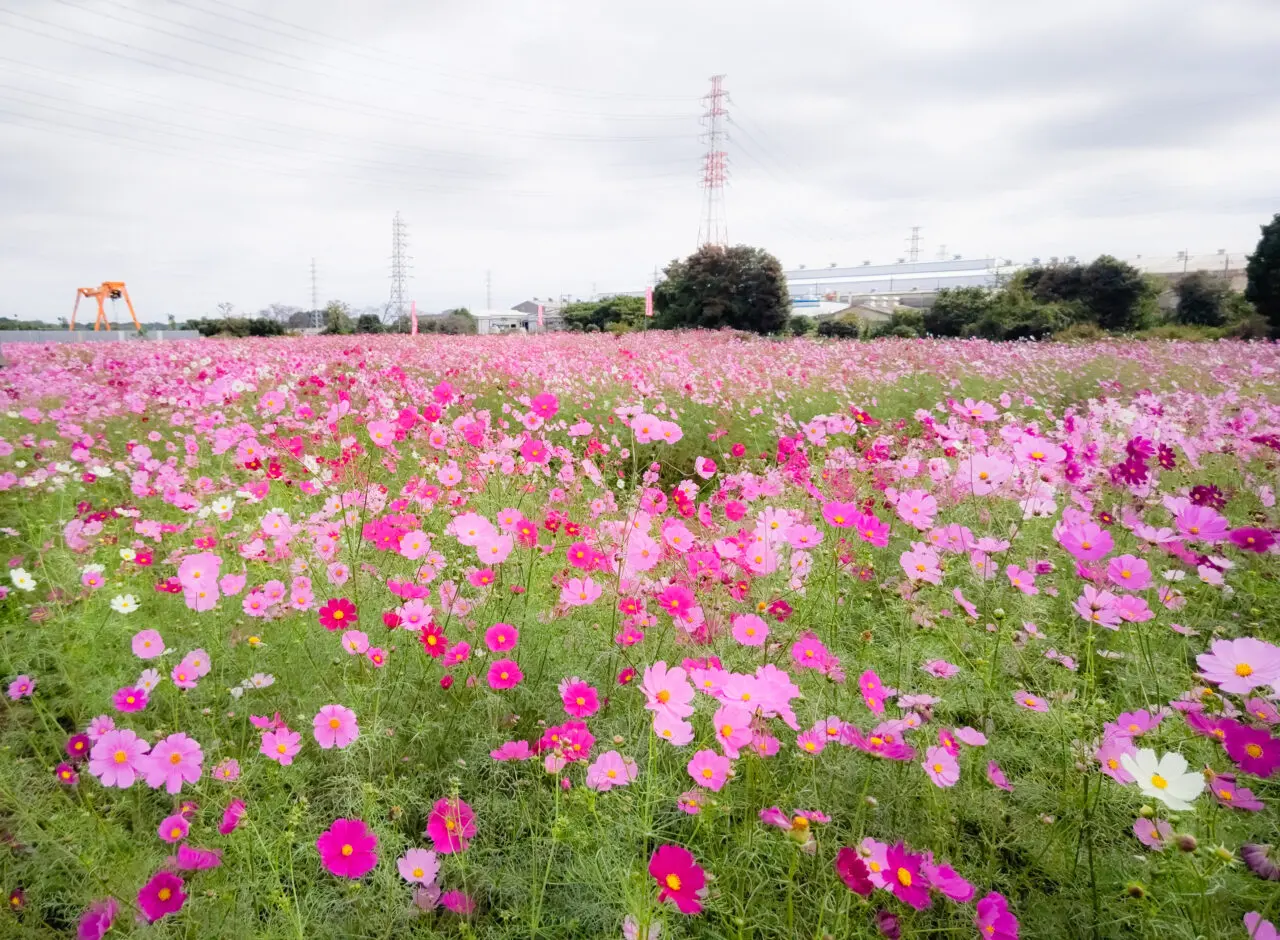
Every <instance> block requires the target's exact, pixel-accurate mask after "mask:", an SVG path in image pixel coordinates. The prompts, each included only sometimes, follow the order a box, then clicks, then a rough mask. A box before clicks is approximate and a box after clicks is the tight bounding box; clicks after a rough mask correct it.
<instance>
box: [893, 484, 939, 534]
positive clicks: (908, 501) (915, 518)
mask: <svg viewBox="0 0 1280 940" xmlns="http://www.w3.org/2000/svg"><path fill="white" fill-rule="evenodd" d="M894 508H895V509H896V510H897V513H898V518H899V519H901V520H902V521H903V522H905V523H907V525H909V526H912V527H913V528H916V529H918V530H919V531H921V532H926V531H928V530H929V528H930V527H931V526H932V525H933V518H934V516H936V515H937V514H938V501H937V500H936V499H934V498H933V497H932V496H930V495H929V494H928V493H926V492H925V491H924V490H910V491H908V492H906V493H903V494H902V495H901V496H899V497H898V503H897V506H895V507H894Z"/></svg>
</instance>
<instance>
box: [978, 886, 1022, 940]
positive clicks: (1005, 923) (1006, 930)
mask: <svg viewBox="0 0 1280 940" xmlns="http://www.w3.org/2000/svg"><path fill="white" fill-rule="evenodd" d="M973 923H974V925H975V926H976V927H977V928H978V935H979V936H981V937H982V938H983V940H1018V918H1016V917H1014V916H1013V915H1012V914H1011V913H1009V902H1008V901H1006V900H1005V899H1004V895H1002V894H998V893H996V892H995V891H992V892H991V893H990V894H988V895H987V896H986V897H985V898H983V899H982V900H981V901H979V902H978V916H977V917H975V918H974V919H973Z"/></svg>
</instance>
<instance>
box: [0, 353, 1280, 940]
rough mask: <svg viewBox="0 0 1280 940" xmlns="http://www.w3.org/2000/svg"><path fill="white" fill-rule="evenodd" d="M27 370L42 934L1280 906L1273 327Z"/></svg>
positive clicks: (1, 518)
mask: <svg viewBox="0 0 1280 940" xmlns="http://www.w3.org/2000/svg"><path fill="white" fill-rule="evenodd" d="M5 356H6V359H7V365H6V366H4V367H3V368H2V369H0V400H3V408H0V523H2V526H0V539H2V540H3V548H2V549H0V551H3V556H0V557H3V558H5V559H6V560H7V570H6V571H4V572H3V573H2V574H3V580H4V587H3V588H0V594H2V595H3V597H2V598H0V625H2V627H0V629H2V636H3V641H2V643H0V677H3V691H4V692H5V693H6V694H5V696H4V698H3V700H2V701H3V706H2V708H3V711H0V888H2V889H3V890H4V892H5V894H6V896H7V910H6V911H4V912H0V935H2V936H15V937H51V936H77V935H78V936H79V937H82V938H99V937H103V936H108V937H111V936H138V937H281V938H285V937H289V938H317V937H360V938H370V940H372V938H390V937H401V936H414V937H437V936H439V937H493V938H498V937H503V938H505V937H511V938H515V937H547V938H561V937H627V938H637V937H644V938H656V937H715V938H770V937H809V938H822V937H828V936H829V937H837V938H843V937H873V936H885V937H890V938H892V937H899V936H901V937H926V936H928V937H939V936H945V937H982V938H991V940H1009V938H1014V937H1024V938H1025V937H1068V936H1080V937H1120V936H1125V937H1134V936H1137V937H1153V938H1155V937H1158V938H1183V937H1185V938H1192V937H1234V936H1238V937H1248V936H1253V937H1257V938H1269V937H1274V936H1275V935H1276V934H1275V930H1274V928H1273V927H1272V925H1271V924H1272V921H1276V920H1280V850H1277V849H1274V848H1273V846H1274V845H1276V844H1280V828H1278V827H1280V816H1277V814H1276V811H1275V807H1276V805H1277V801H1278V800H1280V785H1278V784H1277V777H1276V776H1275V772H1276V770H1277V767H1280V737H1277V736H1276V732H1277V728H1276V726H1277V724H1280V711H1278V710H1277V701H1280V648H1278V647H1277V646H1276V645H1275V644H1276V643H1277V642H1280V585H1278V584H1277V575H1278V574H1280V565H1278V564H1277V562H1278V561H1280V559H1278V558H1277V554H1278V552H1280V548H1278V547H1277V543H1276V536H1277V531H1278V530H1280V513H1277V510H1276V506H1275V502H1276V499H1275V492H1274V488H1275V487H1276V486H1277V485H1280V483H1277V480H1278V479H1280V474H1278V473H1277V465H1280V349H1278V347H1276V346H1275V345H1264V344H1255V345H1246V344H1242V343H1219V344H1172V343H1132V344H1125V343H1119V342H1114V343H1103V344H1097V345H1084V346H1069V345H1053V344H1026V343H1021V344H1005V345H997V344H989V343H985V342H980V341H950V342H944V341H926V340H916V341H903V340H892V341H881V342H876V343H825V344H824V343H820V342H813V341H809V340H803V339H801V340H789V341H771V340H759V339H745V338H742V337H737V336H733V335H730V334H688V335H676V334H670V333H657V332H654V333H649V334H633V335H630V336H626V337H622V338H614V337H610V336H598V335H597V336H544V337H520V338H515V337H427V336H422V337H412V338H411V337H374V338H364V337H362V338H352V337H314V338H305V339H280V340H271V341H252V340H247V341H201V342H198V343H189V344H175V343H136V344H119V345H115V344H111V345H100V346H94V347H77V346H59V347H56V348H50V347H39V346H18V345H8V346H6V347H5Z"/></svg>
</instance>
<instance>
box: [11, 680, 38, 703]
mask: <svg viewBox="0 0 1280 940" xmlns="http://www.w3.org/2000/svg"><path fill="white" fill-rule="evenodd" d="M35 688H36V680H35V679H32V678H31V677H30V676H25V675H24V676H18V677H17V678H16V679H14V680H13V681H12V682H10V683H9V690H8V695H9V698H10V700H12V701H14V702H16V701H17V700H18V699H20V698H26V697H27V696H29V695H30V694H31V693H32V692H34V691H35Z"/></svg>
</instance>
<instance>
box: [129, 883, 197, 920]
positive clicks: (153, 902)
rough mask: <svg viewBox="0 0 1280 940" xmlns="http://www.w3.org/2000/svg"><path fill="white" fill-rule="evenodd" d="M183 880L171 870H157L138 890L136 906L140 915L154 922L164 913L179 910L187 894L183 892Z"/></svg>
mask: <svg viewBox="0 0 1280 940" xmlns="http://www.w3.org/2000/svg"><path fill="white" fill-rule="evenodd" d="M184 886H185V882H184V881H183V880H182V879H181V878H179V877H178V876H177V875H175V874H173V872H169V871H163V870H162V871H158V872H156V873H155V874H154V875H152V876H151V880H150V881H148V882H147V883H146V884H145V885H143V886H142V890H141V891H139V892H138V907H139V908H141V909H142V916H143V917H145V918H146V919H147V920H148V921H149V922H151V923H153V924H154V923H155V922H156V921H158V920H159V919H160V918H161V917H164V916H165V915H166V914H172V913H174V912H175V911H178V910H181V908H182V905H183V904H184V903H185V902H186V900H187V896H186V894H185V893H184V892H183V890H182V889H183V887H184Z"/></svg>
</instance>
